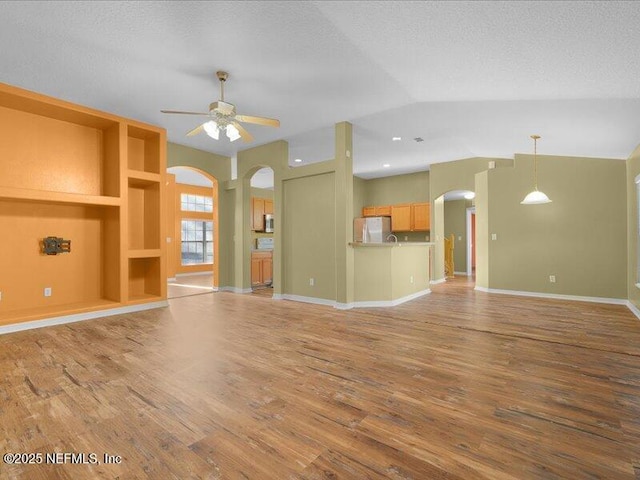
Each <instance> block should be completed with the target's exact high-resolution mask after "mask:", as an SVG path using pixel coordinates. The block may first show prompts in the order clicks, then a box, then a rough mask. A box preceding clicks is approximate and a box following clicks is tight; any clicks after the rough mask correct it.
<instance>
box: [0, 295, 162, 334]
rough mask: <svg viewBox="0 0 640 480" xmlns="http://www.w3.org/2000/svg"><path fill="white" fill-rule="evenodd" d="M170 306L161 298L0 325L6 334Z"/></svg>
mask: <svg viewBox="0 0 640 480" xmlns="http://www.w3.org/2000/svg"><path fill="white" fill-rule="evenodd" d="M168 306H169V302H167V301H166V300H161V301H159V302H150V303H141V304H138V305H128V306H126V307H117V308H109V309H107V310H96V311H95V312H86V313H76V314H73V315H62V316H60V317H51V318H45V319H42V320H33V321H31V322H22V323H15V324H13V325H3V326H2V327H0V335H4V334H6V333H14V332H22V331H24V330H33V329H36V328H43V327H52V326H54V325H64V324H65V323H75V322H83V321H85V320H94V319H96V318H102V317H111V316H113V315H122V314H124V313H134V312H142V311H144V310H152V309H154V308H162V307H168Z"/></svg>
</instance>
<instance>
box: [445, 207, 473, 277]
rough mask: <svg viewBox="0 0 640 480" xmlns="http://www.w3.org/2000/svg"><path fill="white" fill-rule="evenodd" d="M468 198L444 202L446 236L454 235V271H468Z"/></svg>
mask: <svg viewBox="0 0 640 480" xmlns="http://www.w3.org/2000/svg"><path fill="white" fill-rule="evenodd" d="M470 206H471V202H470V201H468V200H449V201H445V202H444V236H445V237H449V236H450V235H451V234H453V235H454V238H455V242H454V248H453V263H454V271H456V272H459V273H466V271H467V208H468V207H470Z"/></svg>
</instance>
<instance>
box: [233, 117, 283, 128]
mask: <svg viewBox="0 0 640 480" xmlns="http://www.w3.org/2000/svg"><path fill="white" fill-rule="evenodd" d="M236 120H238V121H239V122H245V123H255V124H256V125H265V126H267V127H279V126H280V120H276V119H275V118H265V117H254V116H252V115H236Z"/></svg>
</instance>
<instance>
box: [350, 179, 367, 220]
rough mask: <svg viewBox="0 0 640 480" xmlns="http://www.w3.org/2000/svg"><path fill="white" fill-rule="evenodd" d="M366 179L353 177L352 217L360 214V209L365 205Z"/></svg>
mask: <svg viewBox="0 0 640 480" xmlns="http://www.w3.org/2000/svg"><path fill="white" fill-rule="evenodd" d="M366 183H367V181H366V180H364V179H362V178H359V177H353V218H358V217H361V216H362V209H363V208H364V207H365V206H366V205H365V189H366Z"/></svg>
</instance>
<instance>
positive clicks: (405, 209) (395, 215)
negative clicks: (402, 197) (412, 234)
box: [391, 203, 411, 232]
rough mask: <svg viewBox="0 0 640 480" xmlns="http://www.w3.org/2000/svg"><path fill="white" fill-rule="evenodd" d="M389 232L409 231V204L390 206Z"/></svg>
mask: <svg viewBox="0 0 640 480" xmlns="http://www.w3.org/2000/svg"><path fill="white" fill-rule="evenodd" d="M391 231H392V232H409V231H411V204H409V203H403V204H400V205H392V206H391Z"/></svg>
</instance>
